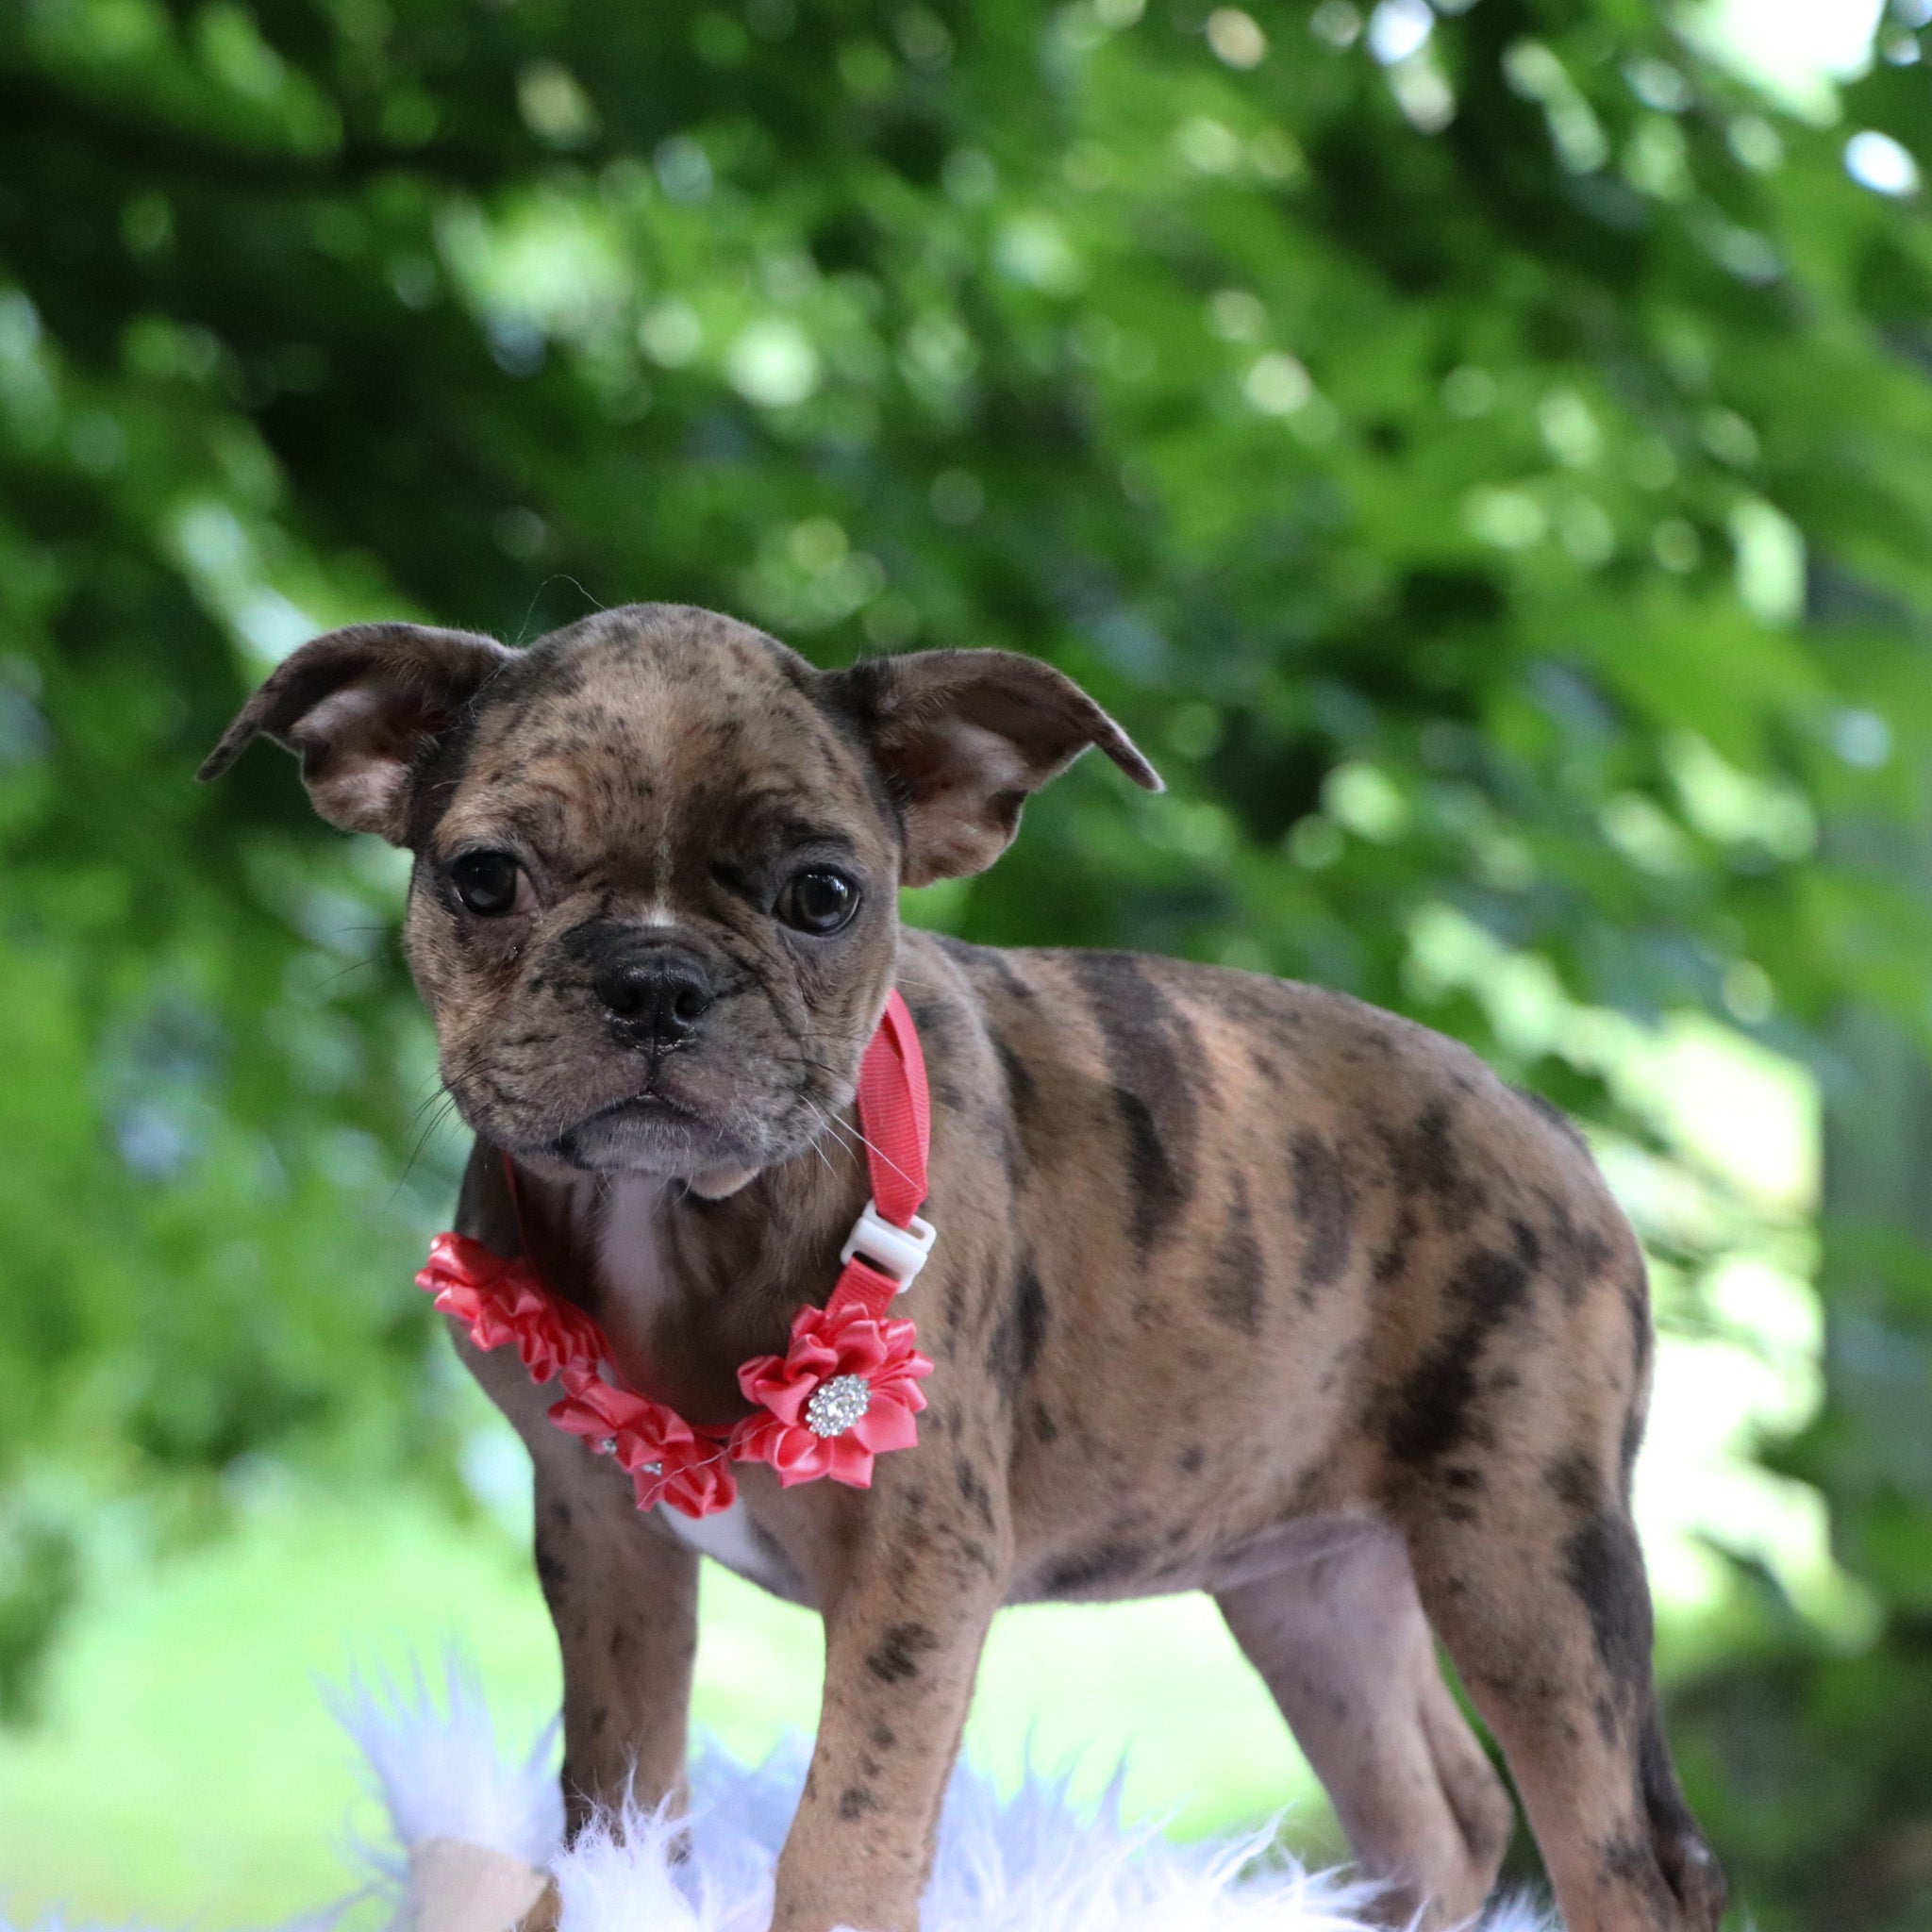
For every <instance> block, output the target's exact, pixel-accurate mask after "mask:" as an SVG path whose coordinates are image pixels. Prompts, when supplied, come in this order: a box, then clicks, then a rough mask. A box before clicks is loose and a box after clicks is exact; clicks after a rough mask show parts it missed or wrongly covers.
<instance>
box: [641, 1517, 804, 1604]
mask: <svg viewBox="0 0 1932 1932" xmlns="http://www.w3.org/2000/svg"><path fill="white" fill-rule="evenodd" d="M658 1521H659V1522H660V1523H662V1524H663V1525H664V1526H665V1528H667V1529H668V1530H670V1531H671V1532H672V1533H673V1534H674V1535H675V1537H676V1538H677V1540H678V1541H679V1542H682V1543H689V1544H690V1545H691V1548H692V1549H694V1550H697V1551H699V1552H700V1553H702V1554H703V1555H705V1556H707V1557H711V1558H713V1559H714V1560H715V1561H717V1562H720V1563H722V1564H724V1567H725V1569H727V1570H735V1571H736V1572H737V1573H738V1574H739V1575H741V1576H743V1577H746V1578H748V1579H749V1580H750V1581H751V1582H753V1583H761V1584H763V1585H764V1586H765V1587H766V1588H767V1589H770V1588H771V1587H772V1586H773V1584H774V1582H775V1581H776V1579H775V1577H774V1574H773V1572H772V1566H771V1564H770V1563H769V1562H768V1561H766V1559H765V1556H764V1552H763V1551H761V1550H760V1549H759V1548H758V1539H757V1538H756V1537H755V1536H753V1534H752V1533H751V1523H750V1520H749V1518H747V1517H746V1515H745V1513H744V1498H743V1497H742V1496H741V1497H739V1498H738V1499H737V1500H736V1501H735V1502H734V1503H733V1504H732V1506H731V1507H730V1508H728V1509H720V1510H719V1511H718V1512H717V1513H716V1514H715V1515H712V1516H700V1517H698V1518H697V1519H696V1520H695V1521H693V1520H692V1519H691V1517H689V1516H686V1515H684V1514H683V1513H682V1512H680V1511H678V1510H676V1509H671V1508H667V1507H665V1506H664V1505H663V1504H662V1503H660V1504H658Z"/></svg>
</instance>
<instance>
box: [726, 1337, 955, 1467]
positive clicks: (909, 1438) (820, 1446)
mask: <svg viewBox="0 0 1932 1932" xmlns="http://www.w3.org/2000/svg"><path fill="white" fill-rule="evenodd" d="M912 1344H913V1327H912V1324H911V1323H910V1322H894V1321H889V1320H886V1319H884V1318H882V1317H878V1316H874V1315H871V1314H868V1313H867V1312H866V1311H865V1309H864V1308H863V1307H857V1306H852V1307H843V1308H841V1309H838V1310H837V1311H834V1310H832V1309H829V1308H811V1307H807V1308H801V1309H800V1310H799V1311H798V1318H797V1320H795V1321H794V1322H793V1323H792V1324H791V1346H790V1347H789V1348H788V1349H787V1350H786V1352H785V1354H784V1355H783V1356H775V1355H763V1356H758V1357H754V1358H753V1359H752V1360H751V1361H748V1362H746V1363H745V1364H744V1366H743V1367H742V1368H741V1369H740V1370H739V1372H738V1386H739V1387H740V1388H741V1390H742V1391H744V1397H745V1400H746V1401H747V1402H752V1403H756V1404H757V1405H758V1407H760V1408H762V1409H764V1410H766V1411H767V1413H765V1414H764V1415H762V1416H758V1417H757V1418H755V1419H754V1420H752V1421H750V1422H748V1423H741V1424H739V1432H738V1434H737V1436H736V1437H735V1438H734V1440H733V1443H732V1454H733V1455H734V1456H736V1457H738V1459H739V1460H740V1461H743V1462H768V1463H770V1464H771V1466H772V1467H773V1468H774V1470H776V1471H777V1473H778V1480H779V1482H780V1483H781V1484H783V1485H784V1487H785V1488H787V1489H788V1490H789V1489H790V1488H791V1486H792V1484H793V1483H805V1482H811V1481H813V1480H814V1479H816V1478H817V1477H819V1476H826V1475H828V1476H830V1477H831V1478H832V1480H833V1481H834V1482H841V1483H844V1484H846V1485H847V1486H848V1487H850V1488H852V1489H855V1490H866V1489H870V1488H871V1487H872V1465H873V1458H874V1457H876V1456H883V1455H884V1454H885V1453H886V1452H887V1451H888V1450H891V1449H909V1448H911V1447H912V1445H913V1444H914V1443H915V1442H917V1441H918V1440H919V1427H918V1424H916V1423H915V1422H914V1421H913V1417H914V1416H915V1415H917V1414H918V1413H919V1411H920V1410H921V1409H923V1408H924V1407H925V1393H924V1391H923V1390H922V1389H921V1388H920V1386H919V1385H920V1383H921V1381H922V1380H923V1379H924V1377H925V1376H927V1375H929V1374H932V1363H931V1362H930V1361H929V1360H927V1358H926V1357H924V1356H923V1355H921V1354H920V1353H919V1351H918V1350H917V1349H916V1348H915V1347H914V1346H913V1345H912Z"/></svg>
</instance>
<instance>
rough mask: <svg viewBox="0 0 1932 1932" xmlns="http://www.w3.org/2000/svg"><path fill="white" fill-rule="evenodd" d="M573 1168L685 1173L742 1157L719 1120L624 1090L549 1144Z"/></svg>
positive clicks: (664, 1097) (656, 1095)
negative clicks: (624, 1093) (620, 1097)
mask: <svg viewBox="0 0 1932 1932" xmlns="http://www.w3.org/2000/svg"><path fill="white" fill-rule="evenodd" d="M550 1152H551V1153H552V1154H553V1155H555V1156H556V1158H558V1159H559V1160H562V1161H566V1162H568V1163H569V1165H571V1166H572V1167H582V1168H598V1169H609V1168H625V1169H633V1170H644V1171H647V1172H655V1173H659V1174H689V1173H691V1172H692V1171H693V1170H694V1169H697V1168H703V1167H715V1166H717V1165H719V1164H721V1163H728V1162H730V1161H732V1160H735V1159H740V1158H742V1157H743V1155H744V1152H745V1150H744V1149H743V1147H742V1146H741V1145H740V1143H739V1142H738V1141H737V1140H736V1139H735V1138H734V1137H733V1136H731V1135H729V1134H727V1133H726V1132H725V1131H724V1129H723V1128H722V1127H720V1126H719V1125H718V1124H717V1123H716V1122H715V1121H713V1120H710V1119H708V1117H707V1116H706V1115H704V1114H702V1113H700V1112H698V1111H697V1109H696V1108H692V1107H690V1106H688V1105H686V1104H685V1103H684V1102H683V1101H680V1100H674V1099H673V1098H672V1097H671V1096H670V1095H669V1094H666V1093H662V1092H646V1093H631V1094H626V1095H625V1097H624V1098H623V1099H621V1100H613V1101H611V1102H610V1103H609V1104H608V1106H605V1107H600V1108H597V1110H596V1111H595V1112H594V1113H590V1114H586V1115H585V1116H584V1118H583V1119H582V1120H580V1121H578V1122H577V1123H576V1124H575V1125H574V1126H570V1127H566V1128H565V1129H564V1130H563V1132H562V1133H560V1134H558V1136H557V1138H556V1140H555V1141H552V1142H551V1146H550Z"/></svg>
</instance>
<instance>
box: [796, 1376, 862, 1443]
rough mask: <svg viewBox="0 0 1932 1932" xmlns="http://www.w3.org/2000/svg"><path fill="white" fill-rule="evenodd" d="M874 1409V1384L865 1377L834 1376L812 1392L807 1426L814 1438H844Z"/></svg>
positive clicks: (806, 1421) (807, 1408)
mask: <svg viewBox="0 0 1932 1932" xmlns="http://www.w3.org/2000/svg"><path fill="white" fill-rule="evenodd" d="M870 1407H872V1384H871V1383H870V1382H868V1381H867V1380H866V1379H865V1377H864V1376H863V1375H834V1376H833V1377H832V1379H831V1380H830V1381H829V1382H821V1383H820V1384H819V1386H818V1387H817V1388H816V1389H815V1390H813V1391H812V1395H811V1400H810V1401H809V1402H808V1403H807V1404H806V1405H805V1425H806V1427H807V1428H808V1429H809V1430H810V1431H811V1432H812V1434H813V1435H814V1436H842V1435H843V1434H844V1433H845V1431H846V1430H847V1429H849V1428H850V1427H851V1426H852V1425H853V1424H854V1423H856V1422H857V1421H858V1419H859V1418H860V1417H861V1416H862V1415H864V1413H865V1412H866V1410H867V1409H869V1408H870Z"/></svg>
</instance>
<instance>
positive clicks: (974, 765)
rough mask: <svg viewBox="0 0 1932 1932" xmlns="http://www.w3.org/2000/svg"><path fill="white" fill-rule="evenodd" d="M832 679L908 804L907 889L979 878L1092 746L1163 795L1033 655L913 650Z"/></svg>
mask: <svg viewBox="0 0 1932 1932" xmlns="http://www.w3.org/2000/svg"><path fill="white" fill-rule="evenodd" d="M828 682H829V684H830V686H831V687H832V698H833V702H834V703H835V704H836V705H838V706H839V707H840V708H841V709H843V710H844V711H845V712H846V713H847V714H848V715H849V716H850V717H852V718H853V719H854V720H855V721H856V723H857V724H858V727H859V729H860V730H861V731H862V732H863V733H864V734H865V738H866V741H867V742H868V743H869V744H870V745H871V747H872V754H873V757H874V760H875V761H876V762H877V764H878V766H879V769H880V770H881V771H882V772H883V773H884V774H885V776H886V780H887V783H888V784H890V785H891V788H892V790H893V792H894V794H895V795H896V796H897V798H898V799H899V802H900V804H901V806H902V808H903V809H904V812H905V819H906V863H905V871H904V874H903V882H904V883H905V884H906V885H908V886H925V885H930V884H931V883H932V882H933V880H935V879H945V878H960V877H963V876H964V875H965V874H968V873H975V872H984V871H985V870H986V868H987V867H988V866H990V865H991V863H992V862H993V860H994V859H995V858H998V857H999V856H1000V854H1001V853H1002V852H1004V851H1005V850H1006V849H1007V847H1008V845H1009V844H1010V843H1011V842H1012V839H1013V834H1014V832H1015V831H1017V830H1018V829H1019V824H1020V808H1021V807H1022V806H1023V805H1024V804H1025V802H1026V799H1027V796H1028V795H1029V794H1030V793H1032V792H1035V791H1039V790H1040V788H1041V786H1042V785H1044V784H1045V783H1046V782H1047V780H1048V779H1049V778H1057V777H1058V775H1059V774H1061V773H1062V772H1064V771H1065V770H1066V768H1067V767H1068V766H1069V765H1070V764H1072V763H1073V762H1074V759H1075V758H1078V757H1079V756H1080V754H1081V753H1082V752H1083V751H1085V750H1086V749H1087V747H1088V746H1089V745H1090V744H1097V745H1098V746H1099V747H1100V748H1101V750H1102V751H1104V752H1105V753H1106V754H1107V755H1108V758H1111V759H1112V760H1113V761H1114V763H1115V764H1117V765H1118V766H1119V767H1120V768H1121V770H1122V771H1124V773H1125V774H1127V776H1128V777H1130V778H1131V779H1133V781H1134V783H1135V784H1137V785H1144V786H1145V787H1146V788H1147V790H1148V791H1161V790H1162V789H1163V787H1162V785H1161V782H1160V774H1158V772H1156V771H1155V769H1154V767H1153V766H1152V765H1150V764H1149V763H1148V762H1147V760H1146V759H1145V758H1142V757H1141V754H1140V753H1139V752H1138V751H1137V750H1136V749H1135V748H1134V744H1133V741H1131V740H1130V739H1129V738H1128V737H1127V734H1126V733H1125V732H1124V731H1123V730H1122V729H1121V727H1120V726H1119V725H1118V724H1115V723H1114V722H1113V720H1112V719H1111V718H1109V717H1108V715H1107V713H1106V712H1105V711H1103V710H1102V709H1101V708H1100V707H1099V706H1098V705H1096V704H1095V703H1094V702H1093V700H1092V699H1091V698H1090V697H1089V696H1088V695H1087V693H1086V692H1085V691H1082V690H1081V689H1080V687H1079V686H1078V685H1077V684H1075V683H1074V681H1073V679H1072V678H1070V677H1065V676H1062V675H1061V674H1060V673H1059V672H1058V671H1056V670H1055V669H1054V668H1053V666H1052V665H1050V664H1042V663H1041V662H1040V660H1039V659H1038V658H1022V657H1020V656H1018V655H1017V654H1015V653H1014V652H1011V651H919V652H913V653H909V654H908V655H907V656H905V657H902V658H869V659H867V660H866V661H865V662H863V663H860V664H855V665H854V666H853V667H852V668H851V670H849V671H842V672H840V673H837V674H836V675H834V676H832V677H831V678H830V679H829V680H828Z"/></svg>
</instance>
